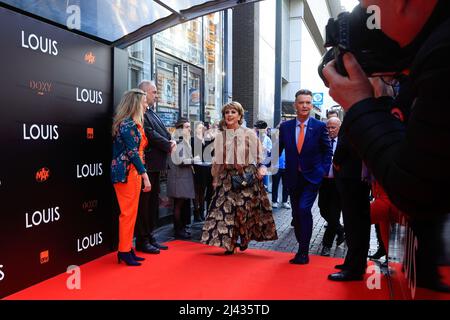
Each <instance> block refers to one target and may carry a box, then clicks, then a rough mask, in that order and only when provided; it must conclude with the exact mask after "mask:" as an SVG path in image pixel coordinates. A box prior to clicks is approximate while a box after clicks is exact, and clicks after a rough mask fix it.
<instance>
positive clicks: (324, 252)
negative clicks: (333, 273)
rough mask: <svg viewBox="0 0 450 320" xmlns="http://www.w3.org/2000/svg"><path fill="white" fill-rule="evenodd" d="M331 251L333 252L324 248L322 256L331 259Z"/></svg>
mask: <svg viewBox="0 0 450 320" xmlns="http://www.w3.org/2000/svg"><path fill="white" fill-rule="evenodd" d="M330 251H331V249H330V248H328V247H323V248H322V252H321V253H320V255H321V256H323V257H329V256H330Z"/></svg>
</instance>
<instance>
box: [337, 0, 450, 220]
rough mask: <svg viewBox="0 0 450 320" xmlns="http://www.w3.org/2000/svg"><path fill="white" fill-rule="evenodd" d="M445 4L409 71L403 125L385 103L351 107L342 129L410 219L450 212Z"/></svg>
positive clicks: (449, 60) (449, 44) (449, 61)
mask: <svg viewBox="0 0 450 320" xmlns="http://www.w3.org/2000/svg"><path fill="white" fill-rule="evenodd" d="M449 3H450V1H440V2H439V3H438V6H437V7H436V8H435V10H434V13H433V14H432V16H431V17H430V19H429V21H428V22H427V24H426V25H425V26H424V28H423V29H422V31H421V33H420V34H419V35H418V36H417V37H416V39H415V40H414V42H413V43H412V44H411V45H409V46H408V47H410V48H412V47H415V46H417V47H418V48H419V49H418V50H416V52H417V54H416V55H415V58H414V61H413V63H412V65H411V67H410V77H409V78H410V79H409V80H410V84H411V86H412V88H411V89H412V90H410V91H409V92H410V94H411V97H410V99H407V100H409V101H412V104H411V106H410V109H411V113H410V117H409V119H408V123H407V125H405V124H403V123H401V122H400V121H399V120H397V119H396V118H395V117H393V116H392V115H391V114H390V112H389V111H388V110H389V108H386V100H385V99H375V98H369V99H365V100H362V101H360V102H358V103H356V104H355V105H354V106H353V107H352V108H351V109H350V110H349V112H348V113H347V115H346V121H345V123H344V124H343V126H342V129H343V130H345V132H346V135H347V136H348V138H349V140H350V141H351V143H352V144H353V145H354V147H355V148H356V150H357V151H358V153H359V154H360V155H361V156H362V158H363V159H364V161H365V163H366V164H367V165H368V167H369V168H370V169H371V171H372V173H373V174H374V176H375V178H376V179H377V181H379V182H380V183H381V185H382V186H383V187H384V189H385V190H386V192H387V193H388V195H389V198H390V199H391V201H392V202H393V203H394V204H395V205H396V206H397V207H398V208H399V209H401V210H403V211H404V212H406V213H408V214H409V215H411V216H415V217H423V218H426V217H429V216H431V215H433V214H442V213H449V212H450V125H449V119H450V89H449V88H450V87H449V83H450V82H449V79H450V5H449ZM394 104H395V102H394Z"/></svg>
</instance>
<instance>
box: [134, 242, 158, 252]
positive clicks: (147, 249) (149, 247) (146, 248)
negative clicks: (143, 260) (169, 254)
mask: <svg viewBox="0 0 450 320" xmlns="http://www.w3.org/2000/svg"><path fill="white" fill-rule="evenodd" d="M136 251H140V252H144V253H150V254H158V253H159V249H158V248H156V247H154V246H152V245H151V244H150V243H146V244H144V245H142V246H136Z"/></svg>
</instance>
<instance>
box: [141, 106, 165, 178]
mask: <svg viewBox="0 0 450 320" xmlns="http://www.w3.org/2000/svg"><path fill="white" fill-rule="evenodd" d="M144 130H145V136H146V137H147V140H148V148H147V149H145V166H146V167H147V171H148V172H159V171H163V170H166V169H167V157H168V155H169V152H170V149H171V144H170V139H171V136H170V133H169V132H168V131H167V129H166V127H165V126H164V124H163V123H162V121H161V119H160V118H159V117H158V115H157V114H156V113H155V112H154V111H153V110H152V109H151V108H149V109H148V110H147V111H146V112H145V114H144Z"/></svg>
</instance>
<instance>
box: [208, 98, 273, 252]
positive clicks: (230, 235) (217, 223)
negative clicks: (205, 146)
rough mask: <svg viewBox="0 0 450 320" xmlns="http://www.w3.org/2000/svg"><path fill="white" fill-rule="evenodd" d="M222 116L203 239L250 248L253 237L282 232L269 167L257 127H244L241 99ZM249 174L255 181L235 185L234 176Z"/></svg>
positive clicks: (228, 247)
mask: <svg viewBox="0 0 450 320" xmlns="http://www.w3.org/2000/svg"><path fill="white" fill-rule="evenodd" d="M222 116H223V118H222V120H221V125H220V130H221V132H220V133H219V134H218V135H217V136H216V139H215V141H214V159H213V164H212V170H211V171H212V176H213V186H214V195H213V197H212V200H211V205H210V207H209V210H208V216H207V217H206V220H205V224H204V225H203V233H202V239H201V241H202V242H203V243H205V244H208V245H212V246H218V247H223V248H225V250H226V251H225V254H232V253H234V250H235V248H236V247H240V249H241V250H242V251H243V250H245V249H247V246H248V243H249V242H250V241H251V240H255V241H269V240H276V239H278V236H277V231H276V227H275V222H274V219H273V215H272V205H271V203H270V201H269V197H268V195H267V192H266V191H265V189H264V185H263V183H262V178H263V176H264V174H265V172H266V168H265V167H264V166H263V165H261V161H262V154H261V151H262V146H261V143H260V141H259V139H258V138H257V137H256V134H255V132H254V131H253V130H251V129H247V128H244V127H241V124H242V122H243V116H244V109H243V108H242V106H241V104H240V103H239V102H234V101H233V102H230V103H228V104H226V105H224V107H223V108H222ZM245 174H247V175H248V174H250V176H251V177H253V181H254V183H249V186H247V187H244V188H239V189H237V188H236V187H233V183H232V176H236V175H241V176H244V175H245ZM250 180H251V179H250ZM238 240H239V242H238Z"/></svg>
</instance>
